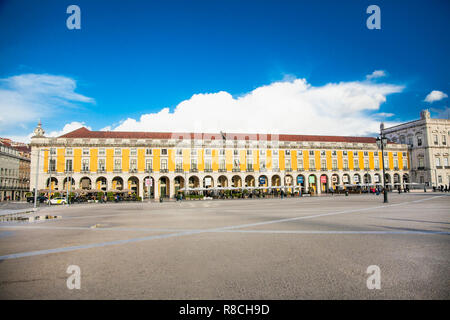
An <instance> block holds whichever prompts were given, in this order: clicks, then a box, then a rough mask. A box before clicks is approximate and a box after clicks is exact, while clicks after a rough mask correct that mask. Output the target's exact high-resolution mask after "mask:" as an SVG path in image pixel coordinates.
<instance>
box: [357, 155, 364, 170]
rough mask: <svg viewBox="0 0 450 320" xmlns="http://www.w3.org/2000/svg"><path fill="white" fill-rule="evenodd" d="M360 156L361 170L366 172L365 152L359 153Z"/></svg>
mask: <svg viewBox="0 0 450 320" xmlns="http://www.w3.org/2000/svg"><path fill="white" fill-rule="evenodd" d="M358 155H359V168H360V169H361V170H364V152H363V151H359V152H358Z"/></svg>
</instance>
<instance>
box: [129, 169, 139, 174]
mask: <svg viewBox="0 0 450 320" xmlns="http://www.w3.org/2000/svg"><path fill="white" fill-rule="evenodd" d="M128 172H129V173H136V172H137V169H136V168H133V169H130V170H128Z"/></svg>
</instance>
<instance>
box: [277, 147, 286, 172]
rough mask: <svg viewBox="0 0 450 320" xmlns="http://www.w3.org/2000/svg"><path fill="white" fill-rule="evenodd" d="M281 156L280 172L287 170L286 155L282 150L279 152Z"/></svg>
mask: <svg viewBox="0 0 450 320" xmlns="http://www.w3.org/2000/svg"><path fill="white" fill-rule="evenodd" d="M278 154H279V161H278V163H279V167H280V170H284V169H285V164H286V155H285V154H284V150H280V151H278Z"/></svg>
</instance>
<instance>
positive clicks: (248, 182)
mask: <svg viewBox="0 0 450 320" xmlns="http://www.w3.org/2000/svg"><path fill="white" fill-rule="evenodd" d="M245 186H246V187H255V186H256V181H255V177H254V176H252V175H248V176H246V177H245Z"/></svg>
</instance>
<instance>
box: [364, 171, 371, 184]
mask: <svg viewBox="0 0 450 320" xmlns="http://www.w3.org/2000/svg"><path fill="white" fill-rule="evenodd" d="M370 183H372V177H371V176H370V174H368V173H365V174H364V184H370Z"/></svg>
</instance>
